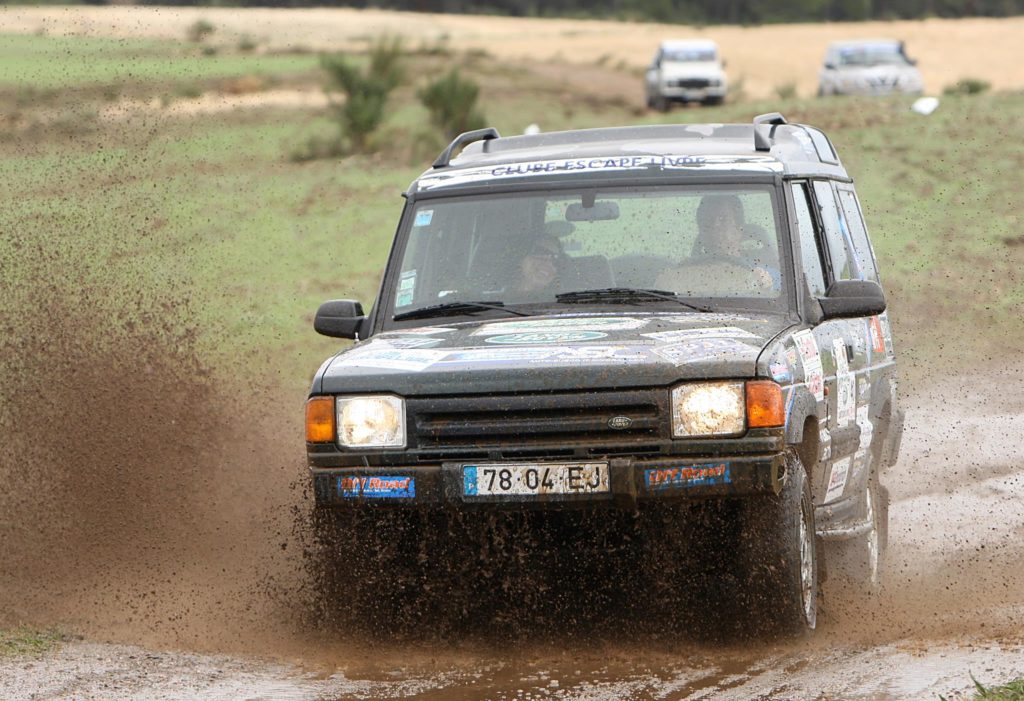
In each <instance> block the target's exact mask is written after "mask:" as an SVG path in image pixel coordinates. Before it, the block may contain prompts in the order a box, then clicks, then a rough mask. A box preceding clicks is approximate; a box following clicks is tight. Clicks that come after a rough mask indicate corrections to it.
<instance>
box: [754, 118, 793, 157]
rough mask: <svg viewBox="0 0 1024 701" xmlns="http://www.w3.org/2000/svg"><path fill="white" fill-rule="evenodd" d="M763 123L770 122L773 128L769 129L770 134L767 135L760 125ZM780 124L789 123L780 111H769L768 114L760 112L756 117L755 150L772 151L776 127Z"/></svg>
mask: <svg viewBox="0 0 1024 701" xmlns="http://www.w3.org/2000/svg"><path fill="white" fill-rule="evenodd" d="M763 124H770V125H771V127H772V128H771V129H769V130H768V134H767V135H765V133H764V131H763V130H762V129H760V128H759V127H760V126H761V125H763ZM780 124H789V122H787V121H786V118H785V117H783V116H782V114H781V113H779V112H768V113H767V114H759V115H757V116H756V117H754V150H755V151H771V150H772V140H773V139H774V138H775V128H776V127H778V126H779V125H780Z"/></svg>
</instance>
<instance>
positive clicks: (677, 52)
mask: <svg viewBox="0 0 1024 701" xmlns="http://www.w3.org/2000/svg"><path fill="white" fill-rule="evenodd" d="M727 90H728V81H727V80H726V77H725V68H724V64H723V62H722V60H721V57H720V56H719V54H718V45H717V44H715V42H713V41H710V40H708V39H697V40H687V41H663V42H661V45H660V46H659V47H658V52H657V53H656V54H655V55H654V60H653V61H652V62H651V66H650V68H648V69H647V80H646V93H647V106H648V107H650V108H653V109H656V110H661V111H663V112H664V111H666V110H667V109H668V108H669V107H670V106H671V104H672V103H673V102H682V103H686V102H700V103H702V104H705V105H718V104H721V103H722V101H723V100H725V94H726V92H727Z"/></svg>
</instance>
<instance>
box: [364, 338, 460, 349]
mask: <svg viewBox="0 0 1024 701" xmlns="http://www.w3.org/2000/svg"><path fill="white" fill-rule="evenodd" d="M443 341H444V339H443V338H430V337H429V336H398V337H395V338H382V339H379V340H378V341H377V343H378V344H381V346H382V347H389V348H433V347H434V346H436V345H438V344H440V343H442V342H443Z"/></svg>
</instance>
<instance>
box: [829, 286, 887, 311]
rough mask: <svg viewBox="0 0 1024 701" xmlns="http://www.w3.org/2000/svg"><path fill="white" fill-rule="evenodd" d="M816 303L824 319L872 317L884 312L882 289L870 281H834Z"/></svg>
mask: <svg viewBox="0 0 1024 701" xmlns="http://www.w3.org/2000/svg"><path fill="white" fill-rule="evenodd" d="M818 302H820V303H821V311H822V314H824V318H825V319H848V318H851V317H859V316H874V315H876V314H881V313H882V312H884V311H885V294H884V293H883V292H882V287H881V286H880V285H879V284H878V283H877V282H873V281H871V280H836V281H835V282H833V283H832V284H831V285H829V288H828V292H826V293H825V296H824V297H819V298H818Z"/></svg>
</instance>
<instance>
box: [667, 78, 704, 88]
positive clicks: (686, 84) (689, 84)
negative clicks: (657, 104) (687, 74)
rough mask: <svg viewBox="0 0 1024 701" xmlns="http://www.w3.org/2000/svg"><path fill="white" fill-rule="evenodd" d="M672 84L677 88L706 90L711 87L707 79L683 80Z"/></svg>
mask: <svg viewBox="0 0 1024 701" xmlns="http://www.w3.org/2000/svg"><path fill="white" fill-rule="evenodd" d="M672 84H673V85H674V86H675V87H677V88H706V87H708V86H709V85H711V81H710V80H708V79H707V78H683V79H681V80H676V81H673V82H672Z"/></svg>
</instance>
